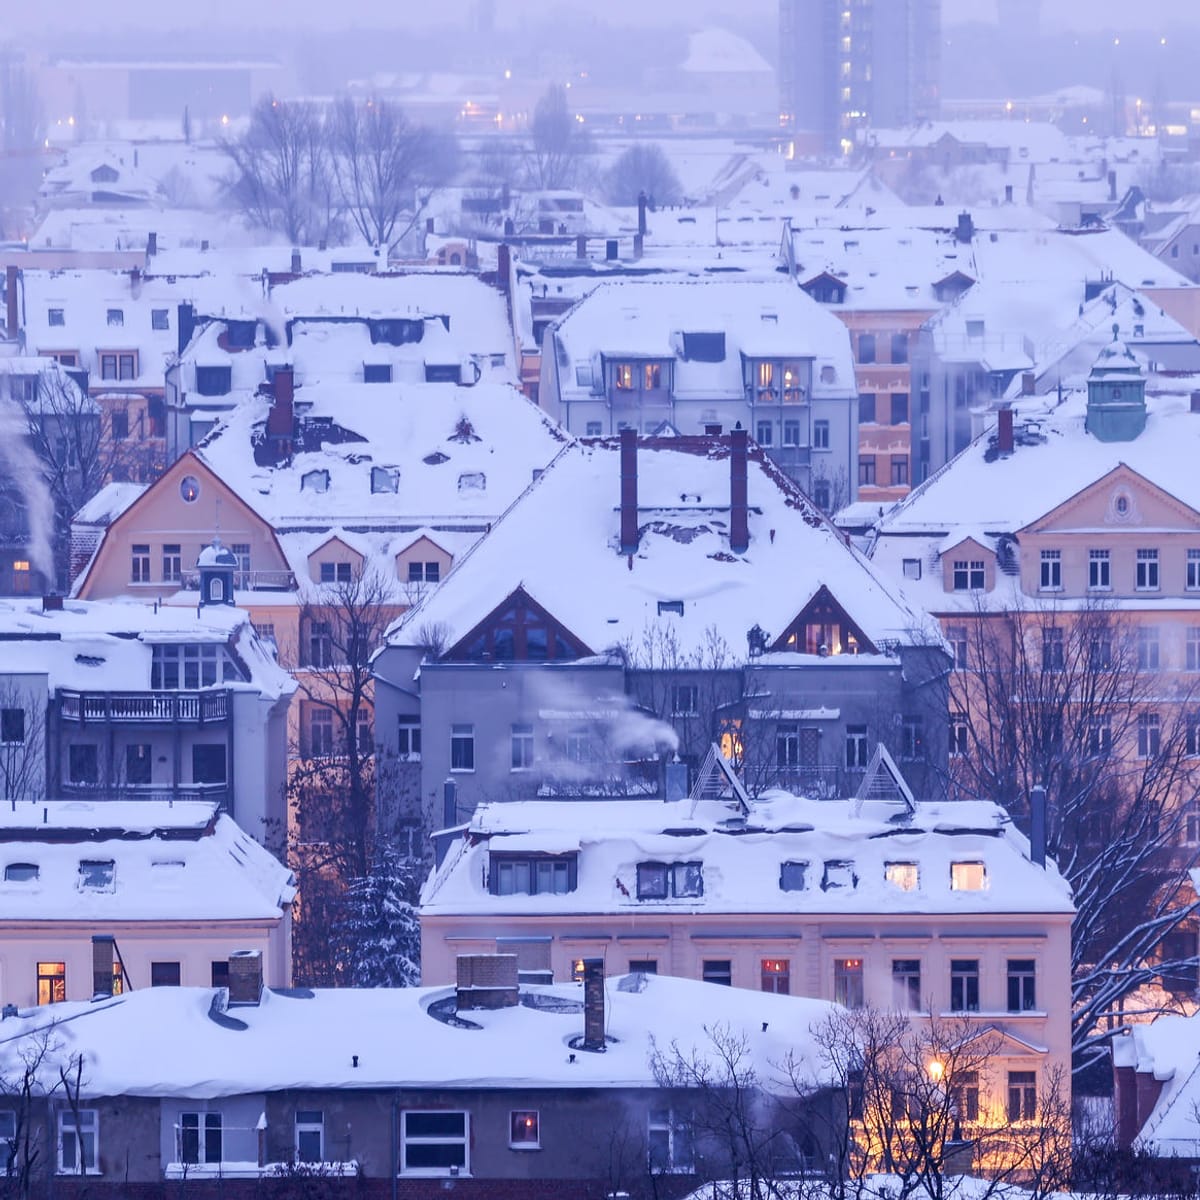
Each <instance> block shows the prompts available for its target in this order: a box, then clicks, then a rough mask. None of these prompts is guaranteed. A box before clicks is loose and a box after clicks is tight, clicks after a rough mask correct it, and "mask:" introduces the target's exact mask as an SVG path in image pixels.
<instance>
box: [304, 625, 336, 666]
mask: <svg viewBox="0 0 1200 1200" xmlns="http://www.w3.org/2000/svg"><path fill="white" fill-rule="evenodd" d="M332 664H333V626H332V625H331V624H330V623H329V622H328V621H311V622H310V623H309V626H308V665H309V666H310V667H328V666H332Z"/></svg>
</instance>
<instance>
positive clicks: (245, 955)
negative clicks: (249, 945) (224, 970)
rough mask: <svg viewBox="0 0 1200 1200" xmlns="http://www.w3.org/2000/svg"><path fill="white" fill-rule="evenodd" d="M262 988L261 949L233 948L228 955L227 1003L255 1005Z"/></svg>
mask: <svg viewBox="0 0 1200 1200" xmlns="http://www.w3.org/2000/svg"><path fill="white" fill-rule="evenodd" d="M262 989H263V967H262V951H261V950H235V951H234V952H233V953H232V954H231V955H230V956H229V1003H230V1004H231V1005H234V1004H241V1005H257V1004H258V1003H259V1002H260V1001H261V1000H262Z"/></svg>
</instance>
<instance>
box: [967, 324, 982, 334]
mask: <svg viewBox="0 0 1200 1200" xmlns="http://www.w3.org/2000/svg"><path fill="white" fill-rule="evenodd" d="M967 337H969V338H981V337H983V322H982V321H978V320H976V321H968V322H967Z"/></svg>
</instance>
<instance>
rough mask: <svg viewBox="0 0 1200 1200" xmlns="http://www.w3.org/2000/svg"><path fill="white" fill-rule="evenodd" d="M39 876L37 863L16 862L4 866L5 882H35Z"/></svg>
mask: <svg viewBox="0 0 1200 1200" xmlns="http://www.w3.org/2000/svg"><path fill="white" fill-rule="evenodd" d="M37 877H38V865H37V863H28V862H14V863H9V864H8V865H7V866H6V867H5V868H4V882H5V883H34V882H36V880H37Z"/></svg>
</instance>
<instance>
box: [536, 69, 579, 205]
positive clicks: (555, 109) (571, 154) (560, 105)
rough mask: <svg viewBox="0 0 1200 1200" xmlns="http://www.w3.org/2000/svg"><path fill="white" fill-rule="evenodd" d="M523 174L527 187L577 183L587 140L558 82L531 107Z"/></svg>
mask: <svg viewBox="0 0 1200 1200" xmlns="http://www.w3.org/2000/svg"><path fill="white" fill-rule="evenodd" d="M530 134H531V136H530V142H529V147H528V150H527V152H526V162H525V174H526V177H527V182H528V184H529V186H530V187H532V188H536V189H538V190H539V191H553V190H555V189H558V188H569V187H573V186H574V185H575V184H576V183H578V182H579V179H580V176H581V175H582V173H583V171H584V168H585V166H586V164H587V160H588V157H589V156H590V154H591V150H592V147H591V140H590V139H589V137H588V135H587V133H586V131H585V130H584V128H583V126H582V124H581V123H580V122H579V121H577V120H576V118H575V115H574V114H573V113H572V112H571V110H570V108H569V107H568V105H567V92H566V89H565V88H563V87H562V86H561V85H560V84H552V85H551V86H550V87H549V88H547V89H546V91H545V93H544V94H543V96H542V98H541V99H540V100H539V101H538V102H537V106H536V107H535V108H534V110H533V120H532V121H531V122H530Z"/></svg>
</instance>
